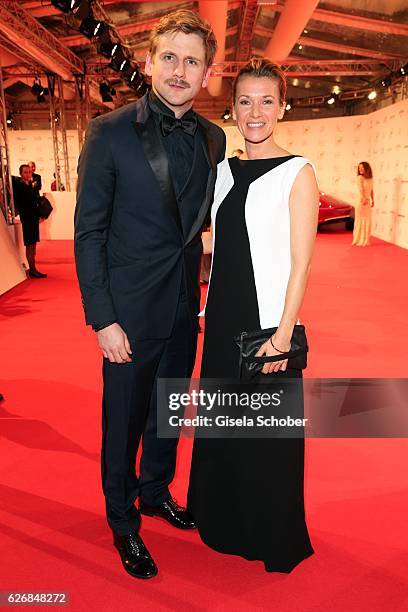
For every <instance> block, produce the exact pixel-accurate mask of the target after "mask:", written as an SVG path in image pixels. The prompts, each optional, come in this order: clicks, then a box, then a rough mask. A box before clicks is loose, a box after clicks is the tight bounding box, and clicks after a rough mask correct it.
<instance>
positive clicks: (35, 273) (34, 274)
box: [28, 270, 47, 278]
mask: <svg viewBox="0 0 408 612" xmlns="http://www.w3.org/2000/svg"><path fill="white" fill-rule="evenodd" d="M28 276H29V277H30V278H47V275H46V274H43V273H42V272H39V271H38V270H30V271H29V273H28Z"/></svg>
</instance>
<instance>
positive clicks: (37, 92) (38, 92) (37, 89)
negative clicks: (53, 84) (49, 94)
mask: <svg viewBox="0 0 408 612" xmlns="http://www.w3.org/2000/svg"><path fill="white" fill-rule="evenodd" d="M31 93H32V94H33V95H34V96H43V95H44V94H45V89H44V87H43V86H42V85H41V83H40V82H39V81H38V82H37V81H34V83H33V86H32V87H31Z"/></svg>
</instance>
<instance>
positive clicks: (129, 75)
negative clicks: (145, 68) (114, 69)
mask: <svg viewBox="0 0 408 612" xmlns="http://www.w3.org/2000/svg"><path fill="white" fill-rule="evenodd" d="M123 77H124V79H126V81H127V82H128V83H129V85H134V84H135V83H138V81H139V80H140V79H141V78H142V77H141V75H140V72H139V70H138V69H137V68H135V67H134V66H132V65H131V64H130V63H129V64H128V65H127V66H126V67H125V69H124V71H123Z"/></svg>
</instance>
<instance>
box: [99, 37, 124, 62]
mask: <svg viewBox="0 0 408 612" xmlns="http://www.w3.org/2000/svg"><path fill="white" fill-rule="evenodd" d="M118 47H119V43H116V42H112V41H111V40H108V41H106V42H105V41H104V42H101V44H100V45H99V51H100V53H102V55H103V56H104V57H107V58H109V59H111V58H112V57H113V56H114V55H115V53H116V51H117V48H118Z"/></svg>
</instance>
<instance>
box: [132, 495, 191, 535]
mask: <svg viewBox="0 0 408 612" xmlns="http://www.w3.org/2000/svg"><path fill="white" fill-rule="evenodd" d="M139 510H140V512H141V513H142V514H145V515H146V516H159V517H161V518H163V519H164V520H165V521H167V522H168V523H170V525H173V526H174V527H178V528H179V529H195V527H196V524H195V522H194V518H193V516H192V515H191V514H190V512H189V511H188V510H186V509H185V508H182V507H181V506H179V505H178V504H177V503H176V501H175V500H174V499H172V498H171V497H170V499H168V500H167V501H165V502H163V503H162V504H160V505H159V506H150V505H149V504H146V502H144V501H142V500H140V503H139Z"/></svg>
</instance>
